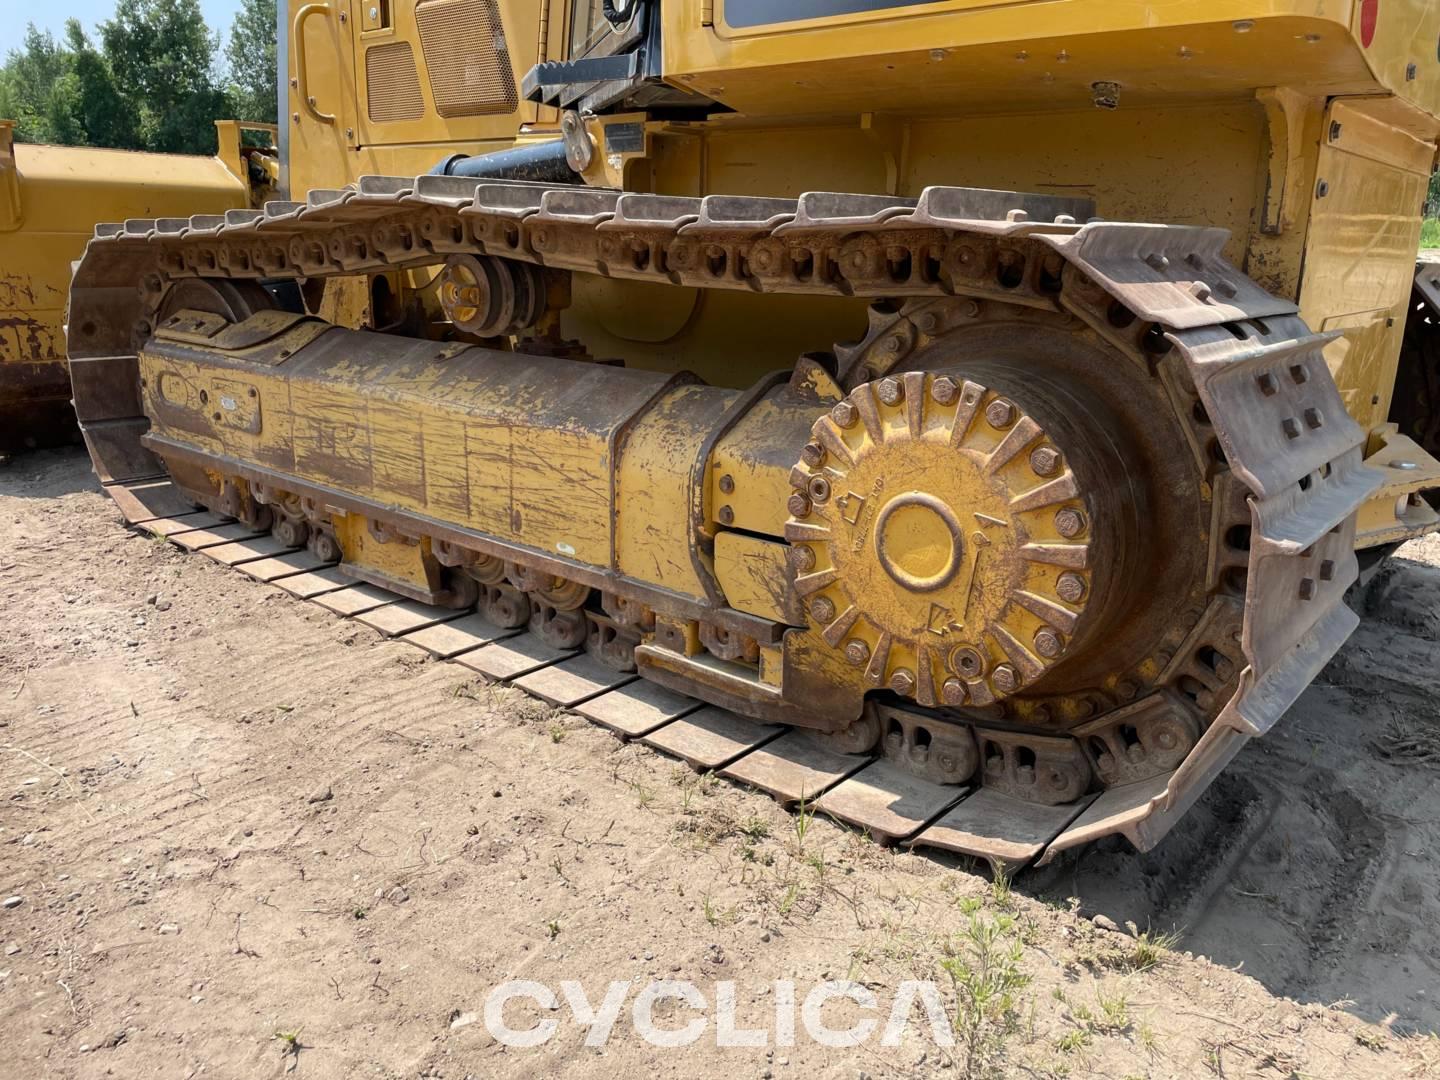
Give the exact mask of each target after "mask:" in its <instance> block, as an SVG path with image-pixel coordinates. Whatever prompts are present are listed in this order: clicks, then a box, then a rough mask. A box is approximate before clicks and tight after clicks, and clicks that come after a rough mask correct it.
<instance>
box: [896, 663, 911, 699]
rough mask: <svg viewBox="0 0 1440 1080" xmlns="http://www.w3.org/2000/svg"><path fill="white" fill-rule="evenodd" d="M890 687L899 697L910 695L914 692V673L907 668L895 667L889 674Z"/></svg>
mask: <svg viewBox="0 0 1440 1080" xmlns="http://www.w3.org/2000/svg"><path fill="white" fill-rule="evenodd" d="M890 689H891V690H893V691H895V693H897V694H899V695H900V696H901V697H910V696H911V695H912V694H914V693H915V674H914V672H912V671H910V670H909V669H908V668H897V669H896V670H895V673H894V674H893V675H891V676H890Z"/></svg>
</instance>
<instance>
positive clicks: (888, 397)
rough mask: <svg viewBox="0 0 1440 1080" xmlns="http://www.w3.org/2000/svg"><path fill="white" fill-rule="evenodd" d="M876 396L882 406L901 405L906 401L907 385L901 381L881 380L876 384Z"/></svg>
mask: <svg viewBox="0 0 1440 1080" xmlns="http://www.w3.org/2000/svg"><path fill="white" fill-rule="evenodd" d="M875 396H876V397H878V398H879V399H880V402H881V404H884V405H899V404H900V402H902V401H904V400H905V385H904V384H903V383H902V382H901V381H900V380H899V379H891V378H884V379H881V380H880V381H879V382H878V383H876V384H875Z"/></svg>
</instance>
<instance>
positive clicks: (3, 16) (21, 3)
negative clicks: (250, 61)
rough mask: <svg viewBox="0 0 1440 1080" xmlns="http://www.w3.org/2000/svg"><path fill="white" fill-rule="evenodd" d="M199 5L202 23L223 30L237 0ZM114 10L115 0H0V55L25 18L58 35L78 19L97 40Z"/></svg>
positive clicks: (17, 39)
mask: <svg viewBox="0 0 1440 1080" xmlns="http://www.w3.org/2000/svg"><path fill="white" fill-rule="evenodd" d="M200 8H201V10H202V11H204V13H205V24H206V25H207V26H209V27H210V29H211V30H212V31H213V30H219V31H220V32H221V33H222V34H225V33H228V32H229V30H230V23H231V22H232V21H233V20H234V18H235V12H236V11H238V10H239V9H240V0H200ZM114 13H115V0H41V2H39V3H33V2H31V0H0V59H3V58H4V56H5V55H6V54H8V53H9V52H10V50H11V49H18V48H19V47H20V44H21V42H23V41H24V40H25V24H26V22H27V21H28V22H33V23H34V24H35V25H36V26H38V27H39V28H40V29H41V30H49V31H50V32H51V33H53V34H54V35H55V37H56V38H60V37H61V36H62V35H63V34H64V31H65V20H66V19H72V18H73V19H79V20H80V22H81V24H82V25H83V26H84V27H85V31H86V33H88V34H89V35H90V37H91V39H92V40H97V41H98V38H99V35H98V34H97V33H96V32H95V27H96V25H98V24H99V23H102V22H104V21H105V20H107V19H109V18H110V16H111V15H113V14H114Z"/></svg>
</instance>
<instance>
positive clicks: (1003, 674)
mask: <svg viewBox="0 0 1440 1080" xmlns="http://www.w3.org/2000/svg"><path fill="white" fill-rule="evenodd" d="M990 682H991V684H992V685H993V686H994V687H995V689H996V690H999V691H1000V692H1001V693H1003V694H1008V693H1011V692H1012V691H1013V690H1015V688H1016V687H1018V686H1019V685H1020V677H1019V676H1018V675H1016V674H1015V669H1014V668H1013V667H1011V666H1010V665H1009V664H999V665H997V666H996V668H995V670H994V671H993V672H991V674H990Z"/></svg>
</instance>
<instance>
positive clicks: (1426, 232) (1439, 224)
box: [1420, 217, 1440, 248]
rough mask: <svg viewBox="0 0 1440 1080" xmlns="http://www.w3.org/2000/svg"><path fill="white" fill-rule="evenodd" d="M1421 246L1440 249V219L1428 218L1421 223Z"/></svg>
mask: <svg viewBox="0 0 1440 1080" xmlns="http://www.w3.org/2000/svg"><path fill="white" fill-rule="evenodd" d="M1420 246H1421V247H1422V248H1440V218H1433V217H1432V218H1426V219H1425V220H1424V221H1422V222H1421V223H1420Z"/></svg>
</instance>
